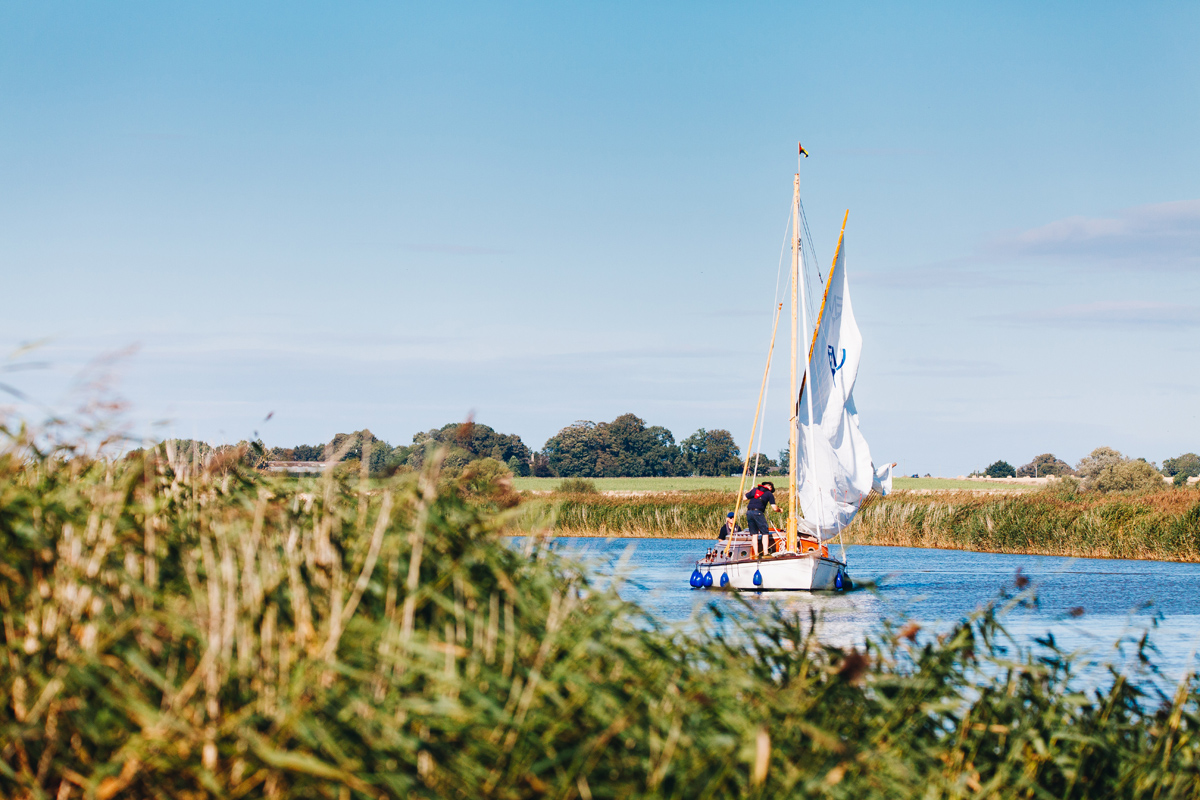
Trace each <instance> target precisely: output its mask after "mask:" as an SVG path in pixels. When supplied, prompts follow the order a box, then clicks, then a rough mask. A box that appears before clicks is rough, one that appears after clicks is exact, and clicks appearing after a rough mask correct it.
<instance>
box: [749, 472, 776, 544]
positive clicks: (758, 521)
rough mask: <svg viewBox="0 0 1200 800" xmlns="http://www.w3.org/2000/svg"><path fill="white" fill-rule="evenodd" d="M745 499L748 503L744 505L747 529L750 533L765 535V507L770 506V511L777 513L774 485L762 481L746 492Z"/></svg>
mask: <svg viewBox="0 0 1200 800" xmlns="http://www.w3.org/2000/svg"><path fill="white" fill-rule="evenodd" d="M746 499H747V500H748V501H749V502H748V503H747V504H746V521H747V522H748V523H749V525H748V528H747V529H748V530H749V531H750V533H761V534H763V535H766V534H767V533H768V530H769V526H768V525H767V506H770V507H771V510H772V511H774V512H776V513H778V512H779V506H777V505H775V484H774V483H772V482H771V481H763V482H762V483H760V484H759V485H758V486H755V487H754V488H753V489H751V490H750V491H748V492H746Z"/></svg>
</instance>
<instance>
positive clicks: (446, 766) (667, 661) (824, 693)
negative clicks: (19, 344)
mask: <svg viewBox="0 0 1200 800" xmlns="http://www.w3.org/2000/svg"><path fill="white" fill-rule="evenodd" d="M437 462H438V459H437V458H431V459H429V461H428V462H427V463H426V465H425V468H424V471H423V472H422V473H420V474H419V475H409V476H402V477H399V478H397V479H395V480H392V481H389V482H388V483H387V484H386V485H384V486H382V487H377V488H376V489H372V490H371V491H368V490H367V486H366V485H365V481H364V482H363V483H359V482H357V481H354V480H348V479H346V478H345V477H338V476H333V475H327V476H325V477H324V478H322V479H321V480H320V481H319V482H316V483H315V484H305V485H304V487H303V488H301V487H300V486H299V485H298V484H297V483H296V482H295V481H290V482H288V481H278V482H276V481H274V480H271V479H268V478H264V477H262V476H259V475H255V474H253V473H249V472H244V471H243V470H242V468H241V467H240V466H239V465H238V464H237V463H236V461H235V460H230V461H227V462H225V463H213V462H210V463H209V464H208V465H207V466H206V467H205V468H204V469H203V470H201V471H193V470H192V469H191V468H190V465H186V464H182V463H180V462H178V461H176V460H175V459H174V457H173V455H172V454H170V453H166V452H162V451H157V452H156V451H150V452H148V453H144V454H141V455H139V456H137V457H135V458H131V459H128V460H125V461H121V462H109V461H98V460H89V459H86V458H78V457H75V456H73V455H72V454H71V453H70V452H56V453H50V454H44V453H41V452H38V451H37V450H36V449H34V448H33V447H32V446H31V445H30V444H29V443H28V442H26V441H25V440H23V439H21V438H20V437H17V438H16V441H14V442H12V443H10V445H9V446H8V447H7V449H6V450H3V451H2V452H0V614H2V616H3V627H2V634H0V635H2V637H3V638H2V646H3V658H2V659H0V796H3V797H6V798H20V799H21V800H25V799H26V798H30V799H32V798H51V797H52V798H56V800H70V798H97V800H112V798H134V799H135V800H141V799H142V798H180V799H181V800H199V799H200V798H241V797H266V798H271V799H272V800H276V799H285V800H293V799H295V800H299V798H338V800H349V799H350V798H406V799H407V798H505V799H507V798H534V797H555V798H582V800H590V799H591V798H617V797H622V798H625V797H663V798H685V797H686V798H725V797H746V798H776V797H778V798H792V797H798V796H821V797H830V798H839V797H845V798H855V800H876V799H880V798H968V797H971V798H975V797H988V798H1018V797H1055V798H1151V797H1155V798H1183V797H1196V796H1198V795H1200V732H1198V728H1200V685H1198V684H1197V682H1196V681H1195V680H1194V679H1192V678H1189V679H1187V680H1185V681H1184V682H1183V683H1181V684H1179V685H1178V686H1177V687H1176V686H1170V687H1165V686H1162V684H1161V683H1160V682H1156V681H1155V679H1154V676H1153V674H1152V673H1144V674H1141V675H1135V676H1124V675H1114V677H1113V680H1112V681H1111V683H1110V684H1109V685H1107V686H1105V687H1104V688H1102V689H1097V690H1095V691H1093V692H1091V693H1089V694H1084V693H1081V692H1079V691H1077V690H1076V689H1075V688H1074V685H1073V683H1072V675H1073V670H1074V667H1073V665H1072V661H1071V658H1070V657H1069V656H1067V655H1065V654H1064V653H1062V652H1060V651H1058V650H1056V649H1055V647H1054V645H1053V641H1052V640H1049V639H1048V640H1046V641H1045V642H1043V643H1041V644H1039V645H1036V646H1035V647H1034V649H1032V650H1030V649H1026V648H1024V647H1022V646H1021V645H1019V644H1018V643H1016V642H1014V641H1012V640H1010V639H1009V638H1007V637H1006V635H1005V633H1004V628H1003V623H1002V611H1003V608H1004V607H1006V606H1009V605H1012V604H1014V603H1019V602H1029V601H1030V598H1029V597H1027V596H1013V597H1009V596H1007V595H1006V596H1002V597H1000V598H998V599H997V602H996V603H995V604H993V605H991V606H989V607H987V608H984V609H981V610H980V611H979V612H978V613H977V614H975V615H973V616H972V617H971V618H969V619H966V620H963V621H962V622H961V623H960V624H959V625H958V626H956V627H955V628H954V629H952V630H950V631H948V632H945V633H944V634H943V635H942V636H937V637H934V636H926V635H924V634H923V632H922V631H920V630H919V629H918V628H917V626H915V625H913V624H904V622H903V620H897V621H896V622H895V624H894V626H892V627H890V628H887V629H885V630H884V631H882V632H880V634H879V635H878V636H875V637H873V638H871V639H868V640H866V641H864V642H863V643H862V646H861V647H860V648H856V649H843V648H838V647H832V646H827V645H824V644H822V643H821V642H820V641H819V640H818V639H816V638H815V635H814V630H816V628H817V626H816V625H815V624H814V622H815V621H814V620H812V619H811V618H808V617H800V616H793V615H791V614H785V613H783V612H778V611H777V612H771V613H767V614H765V615H760V614H757V613H756V612H753V611H752V610H751V609H750V608H749V607H745V606H741V607H739V606H737V605H736V604H738V603H739V600H738V599H737V598H736V597H732V596H731V597H727V598H723V600H722V601H721V602H720V603H719V604H717V605H716V606H714V608H712V609H711V610H708V611H705V612H703V615H704V616H703V618H702V619H701V620H700V621H699V624H698V625H696V626H693V627H689V628H688V629H687V630H688V631H691V630H703V631H704V634H703V635H698V634H693V633H687V632H684V631H680V630H674V629H666V628H663V627H661V626H660V625H659V624H658V623H656V622H655V621H654V618H653V617H652V616H651V615H648V614H647V613H646V612H645V611H643V610H642V609H640V608H638V607H636V606H634V605H631V604H629V603H626V602H623V601H622V600H621V598H620V597H619V595H618V593H617V591H616V587H614V586H612V585H611V582H606V583H604V584H603V585H602V586H603V588H600V587H598V586H595V585H593V584H592V583H591V582H590V579H589V577H588V574H587V572H586V571H585V570H584V568H583V567H581V566H580V565H579V564H577V563H574V562H572V561H569V560H565V559H563V558H562V557H561V556H559V555H556V554H555V553H554V551H553V550H552V549H551V548H549V547H545V546H542V544H540V542H543V541H545V539H544V538H543V537H540V536H539V533H540V532H539V530H537V529H533V530H528V531H527V533H529V534H530V535H529V536H527V537H526V540H525V541H526V544H527V548H526V549H525V550H518V549H517V548H514V547H513V546H511V544H510V540H508V539H506V537H505V534H506V533H510V532H512V531H513V526H514V525H517V524H518V520H520V519H523V518H525V515H527V514H529V513H531V512H530V510H529V509H524V510H522V509H517V510H513V511H502V510H500V509H499V508H498V507H497V504H495V503H492V502H490V501H489V500H488V497H487V494H486V492H481V491H480V487H479V486H477V485H476V486H466V485H464V484H463V483H462V482H461V480H459V481H449V480H443V478H442V476H441V475H440V474H439V472H438V468H437ZM717 505H718V501H717V500H716V499H714V500H713V506H714V507H716V506H717ZM722 507H723V506H722ZM736 608H740V609H741V610H740V611H738V612H737V613H732V614H731V613H730V612H731V611H733V610H734V609H736ZM1141 649H1142V651H1143V653H1144V655H1145V656H1146V657H1147V658H1150V657H1151V656H1152V650H1151V649H1150V648H1148V647H1146V646H1145V645H1144V643H1143V645H1142V648H1141ZM1156 687H1161V688H1162V691H1161V692H1160V691H1159V690H1158V689H1156Z"/></svg>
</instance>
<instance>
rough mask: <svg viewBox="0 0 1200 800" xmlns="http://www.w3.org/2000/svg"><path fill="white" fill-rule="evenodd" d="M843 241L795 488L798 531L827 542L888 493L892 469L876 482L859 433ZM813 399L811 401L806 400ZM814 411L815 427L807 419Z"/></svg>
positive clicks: (814, 360) (856, 337) (812, 364)
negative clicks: (866, 503) (870, 501)
mask: <svg viewBox="0 0 1200 800" xmlns="http://www.w3.org/2000/svg"><path fill="white" fill-rule="evenodd" d="M845 261H846V251H845V247H844V237H843V239H839V241H838V251H837V258H835V259H834V263H833V270H832V272H831V273H830V275H829V283H828V284H827V288H826V290H825V300H824V303H823V306H822V310H821V317H820V319H819V320H818V322H817V330H816V335H815V338H814V344H813V349H812V355H811V358H810V361H809V368H808V374H807V376H806V378H805V385H804V387H803V388H802V389H801V394H800V402H799V409H798V411H799V424H800V435H799V442H798V445H799V455H800V457H799V459H798V461H797V468H798V481H797V482H798V484H799V500H800V508H801V510H802V512H803V514H804V517H803V518H802V519H800V520H798V524H799V527H800V529H801V530H803V531H807V532H808V534H809V535H811V536H816V537H818V538H819V539H821V540H822V541H825V540H827V539H831V538H833V537H834V536H837V535H838V534H839V533H841V531H842V529H843V528H845V527H846V526H847V525H849V524H850V521H851V520H853V519H854V515H855V514H857V513H858V509H859V506H861V505H862V502H863V500H865V499H866V497H867V495H868V494H869V493H870V492H871V489H872V487H873V486H874V487H877V491H879V492H880V494H886V493H887V492H888V491H890V490H891V483H892V476H891V466H890V465H889V466H887V467H885V468H884V469H882V470H880V474H879V475H876V473H875V467H874V465H873V464H872V463H871V451H870V448H868V447H867V440H866V439H864V438H863V435H862V432H861V431H859V429H858V411H857V409H855V407H854V381H855V379H856V378H857V377H858V364H859V359H860V357H861V355H862V334H861V333H859V330H858V323H857V322H855V319H854V308H853V306H852V305H851V303H850V287H849V284H848V282H847V280H846V265H845ZM806 392H811V398H807V397H805V396H804V394H805V393H806ZM810 410H811V415H812V416H811V419H810V418H809V414H810Z"/></svg>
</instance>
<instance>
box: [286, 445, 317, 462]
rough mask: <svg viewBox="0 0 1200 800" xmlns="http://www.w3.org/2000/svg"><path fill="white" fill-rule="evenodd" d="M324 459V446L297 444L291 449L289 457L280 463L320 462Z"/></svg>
mask: <svg viewBox="0 0 1200 800" xmlns="http://www.w3.org/2000/svg"><path fill="white" fill-rule="evenodd" d="M324 458H325V445H323V444H298V445H296V446H295V447H293V448H291V457H289V458H281V459H279V460H280V461H322V460H324Z"/></svg>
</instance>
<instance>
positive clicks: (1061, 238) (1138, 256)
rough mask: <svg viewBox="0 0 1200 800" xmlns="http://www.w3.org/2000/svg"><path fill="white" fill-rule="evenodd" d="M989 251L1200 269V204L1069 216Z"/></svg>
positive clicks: (1008, 237)
mask: <svg viewBox="0 0 1200 800" xmlns="http://www.w3.org/2000/svg"><path fill="white" fill-rule="evenodd" d="M985 249H986V251H987V252H988V253H990V254H992V255H995V256H1009V257H1012V256H1016V257H1019V258H1036V259H1046V258H1060V259H1069V260H1086V261H1088V262H1091V263H1097V262H1100V263H1105V262H1107V263H1112V264H1134V265H1140V266H1147V267H1158V268H1173V269H1184V268H1188V267H1195V266H1198V265H1200V200H1180V201H1177V202H1172V203H1156V204H1153V205H1146V206H1136V207H1134V208H1128V209H1124V210H1122V211H1120V212H1118V213H1117V214H1116V215H1115V216H1113V217H1082V216H1076V217H1068V218H1066V219H1061V220H1057V221H1055V222H1051V223H1049V224H1048V225H1042V226H1041V227H1038V228H1032V229H1030V230H1026V231H1019V232H1012V233H1008V234H1004V235H1001V236H1000V237H998V238H996V239H994V240H993V241H992V242H990V243H989V245H988V246H987V247H986V248H985Z"/></svg>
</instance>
